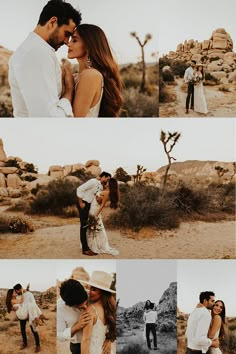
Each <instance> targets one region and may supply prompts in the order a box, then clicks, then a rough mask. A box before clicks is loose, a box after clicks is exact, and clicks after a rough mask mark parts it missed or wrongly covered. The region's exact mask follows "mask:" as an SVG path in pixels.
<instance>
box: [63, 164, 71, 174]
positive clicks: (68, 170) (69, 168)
mask: <svg viewBox="0 0 236 354" xmlns="http://www.w3.org/2000/svg"><path fill="white" fill-rule="evenodd" d="M70 173H72V165H66V166H64V167H63V174H64V176H68V175H69V174H70Z"/></svg>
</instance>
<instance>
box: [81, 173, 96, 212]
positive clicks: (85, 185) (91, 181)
mask: <svg viewBox="0 0 236 354" xmlns="http://www.w3.org/2000/svg"><path fill="white" fill-rule="evenodd" d="M97 182H98V181H97V180H95V179H94V178H91V179H89V180H88V181H87V182H85V183H83V184H81V186H79V187H78V188H77V191H76V194H77V197H78V200H79V204H80V207H81V208H83V207H84V205H83V204H84V203H83V202H82V199H83V196H84V193H85V192H86V191H88V190H89V189H90V188H93V187H94V185H95V183H97Z"/></svg>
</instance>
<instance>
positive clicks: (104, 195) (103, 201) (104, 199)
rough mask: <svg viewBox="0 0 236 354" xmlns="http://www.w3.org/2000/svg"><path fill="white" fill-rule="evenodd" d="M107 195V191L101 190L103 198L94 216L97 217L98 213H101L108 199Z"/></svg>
mask: <svg viewBox="0 0 236 354" xmlns="http://www.w3.org/2000/svg"><path fill="white" fill-rule="evenodd" d="M108 196H109V192H108V191H104V192H103V198H102V204H101V205H100V208H99V209H98V211H97V213H96V215H95V218H97V217H98V215H99V214H100V213H101V211H102V209H103V208H104V206H105V204H106V202H107V201H108Z"/></svg>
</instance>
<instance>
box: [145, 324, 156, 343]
mask: <svg viewBox="0 0 236 354" xmlns="http://www.w3.org/2000/svg"><path fill="white" fill-rule="evenodd" d="M150 332H152V335H153V340H154V348H156V347H157V332H156V324H155V323H146V338H147V346H148V348H149V349H151V342H150Z"/></svg>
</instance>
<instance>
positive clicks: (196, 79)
mask: <svg viewBox="0 0 236 354" xmlns="http://www.w3.org/2000/svg"><path fill="white" fill-rule="evenodd" d="M203 80H204V72H203V64H202V63H198V64H197V62H196V61H195V60H192V61H191V63H190V66H189V67H188V68H187V69H186V70H185V73H184V81H185V82H186V83H187V84H188V95H187V98H186V111H185V113H186V114H188V113H189V104H190V108H191V109H192V110H194V111H195V112H197V113H202V114H205V115H206V114H207V113H208V110H207V103H206V98H205V94H204V91H203ZM190 101H191V102H190Z"/></svg>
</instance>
